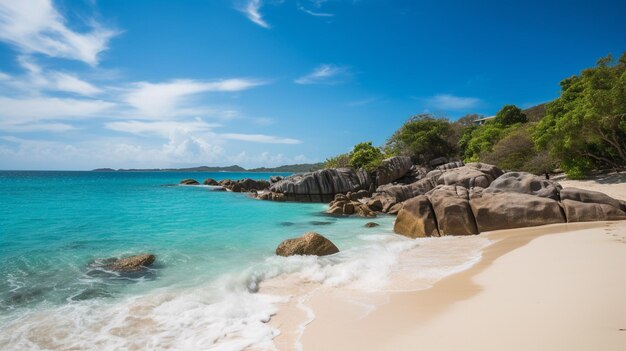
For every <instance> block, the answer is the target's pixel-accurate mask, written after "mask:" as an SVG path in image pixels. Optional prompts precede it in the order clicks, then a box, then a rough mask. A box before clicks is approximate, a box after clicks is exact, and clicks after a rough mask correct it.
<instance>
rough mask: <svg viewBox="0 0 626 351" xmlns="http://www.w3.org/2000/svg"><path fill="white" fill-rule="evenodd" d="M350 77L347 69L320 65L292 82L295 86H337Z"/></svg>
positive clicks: (332, 65)
mask: <svg viewBox="0 0 626 351" xmlns="http://www.w3.org/2000/svg"><path fill="white" fill-rule="evenodd" d="M349 75H350V71H349V70H348V68H347V67H344V66H337V65H334V64H322V65H319V66H317V67H316V68H315V69H314V70H313V72H311V73H309V74H306V75H304V76H302V77H300V78H298V79H296V80H295V81H294V82H295V83H297V84H337V83H340V82H342V81H344V80H345V79H346V78H348V77H349Z"/></svg>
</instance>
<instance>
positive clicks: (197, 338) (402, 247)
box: [0, 171, 488, 351]
mask: <svg viewBox="0 0 626 351" xmlns="http://www.w3.org/2000/svg"><path fill="white" fill-rule="evenodd" d="M270 175H271V174H269V173H178V172H176V173H163V172H154V173H143V172H142V173H131V172H129V173H96V172H7V171H0V350H94V351H95V350H98V351H103V350H111V351H112V350H228V351H233V350H245V349H246V348H248V347H250V346H253V347H254V349H255V350H256V349H258V350H274V349H275V347H274V344H273V338H274V337H275V336H276V335H278V333H279V332H280V331H279V330H278V329H276V328H275V327H274V326H272V325H271V324H270V323H267V322H268V321H269V320H270V318H271V316H272V315H274V314H275V313H277V312H278V311H279V309H280V308H281V307H280V306H283V305H284V303H286V302H288V301H291V302H294V301H295V302H296V303H297V304H298V306H299V308H301V309H303V310H305V311H307V312H306V315H307V316H308V317H307V318H314V312H313V311H312V310H310V309H308V307H307V306H306V304H305V303H304V302H303V301H305V300H306V297H307V296H308V294H309V293H310V292H311V291H313V290H315V289H317V287H320V288H322V287H324V288H331V289H334V288H336V287H341V288H342V289H347V290H346V291H350V292H359V291H361V292H363V291H366V292H371V291H377V292H382V291H389V290H388V289H390V290H406V289H409V290H410V289H415V288H424V287H425V286H430V284H432V283H433V282H435V281H436V280H438V279H440V278H441V277H443V276H446V275H449V274H452V273H453V272H457V271H459V270H462V269H464V268H466V267H468V266H469V265H471V264H473V263H474V262H477V260H478V259H480V252H481V249H482V248H483V247H484V246H485V245H487V244H488V243H487V241H488V240H487V239H484V238H478V237H471V238H460V239H458V240H457V239H455V238H434V240H430V239H431V238H426V239H418V240H411V239H408V238H406V237H402V236H398V235H394V234H393V232H392V226H393V221H394V217H391V216H378V217H377V218H376V219H374V221H375V222H377V223H379V224H380V226H379V227H375V228H365V227H364V224H365V223H367V222H370V221H372V219H365V218H358V217H341V218H337V217H330V216H327V215H324V214H323V211H324V210H325V209H326V205H325V204H306V203H279V202H268V201H259V200H255V199H251V198H249V197H248V196H247V195H245V194H237V193H231V192H220V191H213V190H211V188H209V187H204V186H179V185H177V184H178V182H179V181H180V180H181V179H184V178H195V179H197V180H199V181H202V180H203V179H205V178H208V177H210V178H214V179H218V180H219V179H224V178H230V179H241V178H246V177H250V178H260V179H268V178H269V177H270ZM308 231H316V232H319V233H321V234H323V235H324V236H326V237H328V238H329V239H331V240H332V241H333V242H334V243H335V244H336V245H337V246H338V247H339V248H340V250H341V252H340V253H338V254H335V255H331V256H325V257H315V256H292V257H278V256H275V255H274V250H275V248H276V246H277V245H278V244H279V243H280V242H281V241H282V240H284V239H286V238H290V237H296V236H300V235H302V234H303V233H305V232H308ZM143 252H150V253H154V254H155V255H156V256H157V261H156V264H155V265H153V267H152V268H151V269H150V270H148V271H143V272H140V273H136V274H113V273H112V272H107V271H106V270H102V269H95V268H94V267H93V266H92V265H91V263H92V262H93V261H94V260H98V259H105V258H110V257H121V256H126V255H133V254H138V253H143ZM414 283H417V284H414ZM264 284H266V285H265V286H266V287H267V288H266V289H263V286H264ZM259 287H261V289H260V290H259ZM311 289H313V290H311ZM348 296H350V297H352V296H353V295H352V293H349V294H348ZM366 300H367V299H366ZM351 303H356V304H357V305H359V306H363V307H364V308H365V309H366V310H368V311H370V310H371V308H374V307H372V306H369V305H368V302H367V301H352V302H351ZM311 320H312V319H307V320H301V321H299V322H297V323H299V324H298V325H299V327H298V328H299V329H298V330H301V331H302V330H304V328H305V326H306V324H307V323H308V322H310V321H311ZM294 347H295V348H297V347H296V345H294Z"/></svg>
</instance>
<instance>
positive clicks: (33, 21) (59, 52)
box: [0, 0, 118, 66]
mask: <svg viewBox="0 0 626 351" xmlns="http://www.w3.org/2000/svg"><path fill="white" fill-rule="evenodd" d="M65 22H66V20H65V18H64V17H63V16H62V15H61V14H60V13H59V12H58V11H57V10H56V9H55V8H54V6H53V4H52V1H51V0H19V1H14V0H1V1H0V41H4V42H6V43H9V44H11V45H13V46H14V47H16V48H17V49H19V50H20V51H22V52H24V53H41V54H44V55H48V56H51V57H59V58H66V59H72V60H78V61H83V62H85V63H87V64H89V65H91V66H95V65H97V64H98V61H99V55H100V53H101V52H102V51H104V50H106V49H107V47H108V43H109V40H111V38H113V37H114V36H115V35H117V34H118V32H117V31H116V30H114V29H110V28H106V27H104V26H102V25H101V24H99V23H97V22H95V21H94V20H90V21H89V24H90V27H91V29H90V30H89V31H87V32H84V33H79V32H75V31H73V30H71V29H69V28H68V27H67V26H66V24H65Z"/></svg>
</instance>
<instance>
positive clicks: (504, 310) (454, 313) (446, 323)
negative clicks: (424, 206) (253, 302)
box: [275, 175, 626, 351]
mask: <svg viewBox="0 0 626 351" xmlns="http://www.w3.org/2000/svg"><path fill="white" fill-rule="evenodd" d="M561 184H562V185H563V186H573V187H578V188H585V189H589V190H595V191H602V192H605V193H607V194H609V195H611V196H614V197H616V198H620V199H626V183H624V179H623V177H622V176H620V175H614V176H607V177H604V178H602V179H599V180H596V181H561ZM481 236H485V237H488V238H489V239H491V240H493V242H494V243H493V244H492V245H490V246H489V247H487V248H486V249H485V250H484V252H483V256H482V259H481V260H480V262H479V263H477V264H476V265H474V266H472V267H471V268H470V269H467V270H465V271H463V272H460V273H457V274H454V275H451V276H449V277H447V278H444V279H443V280H441V281H439V282H437V283H436V284H435V285H434V286H433V287H432V288H428V289H425V290H420V291H414V292H404V293H385V294H382V293H376V294H370V296H367V294H365V295H364V296H361V297H360V298H359V299H357V301H363V300H364V299H365V300H366V299H367V298H370V299H372V301H373V305H379V307H378V308H377V309H375V310H374V311H371V312H369V313H364V312H363V311H364V310H363V308H362V306H357V305H355V304H354V303H349V302H346V301H347V300H346V298H345V297H346V296H345V295H346V292H345V291H343V292H342V291H340V290H341V289H337V290H338V291H330V292H329V291H315V292H312V293H310V294H309V295H308V296H307V297H306V303H305V304H306V307H308V308H310V309H311V311H310V312H313V313H314V314H315V319H314V320H312V322H310V324H308V325H307V326H306V328H305V329H304V331H303V332H302V330H298V328H300V327H294V325H296V324H298V323H295V321H299V323H301V322H302V318H303V314H306V313H304V312H303V311H304V310H306V308H305V309H303V308H302V307H303V306H299V307H300V308H296V307H293V306H292V307H291V309H290V308H286V309H284V310H283V309H281V312H280V313H279V315H278V316H276V319H275V320H276V321H277V322H276V323H279V324H281V331H283V332H284V333H283V334H282V335H281V336H280V337H278V338H277V339H276V341H277V346H278V347H279V349H281V350H292V349H295V348H296V347H298V346H300V345H301V346H302V348H303V349H304V350H306V351H309V350H326V351H328V350H420V349H423V350H568V351H570V350H604V351H607V350H624V349H625V347H626V274H625V272H624V270H625V269H626V221H624V222H596V223H576V224H561V225H551V226H543V227H536V228H523V229H515V230H507V231H498V232H492V233H483V234H481ZM294 323H295V324H294ZM288 326H290V327H291V328H289V327H288ZM300 335H301V337H300ZM298 337H299V339H300V342H296V340H295V339H296V338H298ZM300 343H301V344H300Z"/></svg>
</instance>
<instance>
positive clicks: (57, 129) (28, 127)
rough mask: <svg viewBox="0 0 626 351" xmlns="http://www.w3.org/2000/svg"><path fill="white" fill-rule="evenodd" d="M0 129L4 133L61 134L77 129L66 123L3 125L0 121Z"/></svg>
mask: <svg viewBox="0 0 626 351" xmlns="http://www.w3.org/2000/svg"><path fill="white" fill-rule="evenodd" d="M0 129H1V130H2V131H5V132H18V133H26V132H49V133H61V132H67V131H70V130H76V129H78V128H76V127H74V126H72V125H70V124H67V123H26V124H15V123H5V122H2V121H0Z"/></svg>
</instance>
